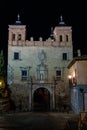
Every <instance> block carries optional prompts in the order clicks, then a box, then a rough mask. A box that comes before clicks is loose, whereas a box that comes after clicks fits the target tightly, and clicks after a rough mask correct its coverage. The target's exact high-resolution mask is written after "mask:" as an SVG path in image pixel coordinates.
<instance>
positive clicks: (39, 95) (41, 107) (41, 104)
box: [33, 88, 50, 111]
mask: <svg viewBox="0 0 87 130" xmlns="http://www.w3.org/2000/svg"><path fill="white" fill-rule="evenodd" d="M33 110H34V111H49V110H50V93H49V91H48V90H47V89H45V88H38V89H36V90H35V92H34V95H33Z"/></svg>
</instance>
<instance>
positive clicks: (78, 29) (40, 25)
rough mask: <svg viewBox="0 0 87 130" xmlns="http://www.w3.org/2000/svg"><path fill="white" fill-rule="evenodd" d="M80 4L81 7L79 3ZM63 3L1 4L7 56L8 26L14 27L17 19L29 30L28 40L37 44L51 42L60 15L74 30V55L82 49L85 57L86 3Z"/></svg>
mask: <svg viewBox="0 0 87 130" xmlns="http://www.w3.org/2000/svg"><path fill="white" fill-rule="evenodd" d="M76 2H77V3H76ZM76 2H75V1H74V0H73V2H72V1H71V0H69V1H63V0H60V1H58V0H56V1H55V0H51V1H47V0H46V1H45V0H44V1H43V0H39V1H38V0H35V1H34V0H29V1H28V0H27V1H26V0H25V1H23V0H15V1H9V2H8V1H6V0H0V50H1V49H3V50H4V52H5V54H7V43H8V25H9V24H10V25H11V24H14V23H15V21H16V20H17V15H18V14H20V19H21V21H22V23H23V24H25V25H26V27H27V39H30V37H31V36H33V37H34V39H35V40H38V39H39V37H40V36H41V37H43V39H44V40H45V39H47V38H48V37H49V36H50V32H51V27H53V28H54V27H55V26H57V25H58V22H59V20H60V15H62V16H63V19H64V22H65V23H66V25H67V26H72V31H73V32H72V34H73V49H74V54H75V53H76V50H77V49H81V53H82V54H83V55H85V54H87V48H86V38H87V36H86V28H87V25H86V24H87V20H86V19H87V18H86V17H87V14H86V12H87V11H86V8H87V7H85V5H86V3H84V2H80V1H79V2H78V1H76Z"/></svg>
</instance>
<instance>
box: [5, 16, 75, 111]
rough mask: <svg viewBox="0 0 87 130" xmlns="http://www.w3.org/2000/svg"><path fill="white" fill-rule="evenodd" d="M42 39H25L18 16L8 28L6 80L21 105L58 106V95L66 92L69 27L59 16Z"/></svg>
mask: <svg viewBox="0 0 87 130" xmlns="http://www.w3.org/2000/svg"><path fill="white" fill-rule="evenodd" d="M51 31H52V32H51V35H50V36H49V38H48V39H46V40H45V41H43V38H42V37H40V38H39V40H38V41H35V40H34V39H33V37H30V40H27V39H26V25H22V24H21V21H20V17H19V16H18V20H17V21H16V23H15V24H14V25H9V28H8V84H9V87H10V89H11V91H12V94H11V96H12V99H13V100H14V101H15V104H16V106H18V104H19V101H21V103H22V109H23V110H24V109H29V110H30V111H31V110H34V109H38V108H39V106H40V107H42V108H44V107H46V109H47V110H55V109H57V108H58V96H59V95H61V96H62V97H63V96H66V95H68V94H69V89H68V68H67V66H68V64H69V63H70V61H71V60H72V58H73V46H72V27H71V26H66V25H65V23H64V22H63V19H62V17H61V19H60V22H59V24H58V26H56V27H55V28H54V29H52V30H51Z"/></svg>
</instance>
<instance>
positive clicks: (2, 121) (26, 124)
mask: <svg viewBox="0 0 87 130" xmlns="http://www.w3.org/2000/svg"><path fill="white" fill-rule="evenodd" d="M35 129H36V130H78V115H75V114H67V113H55V112H43V113H40V112H28V113H27V112H26V113H14V114H3V115H1V116H0V130H35Z"/></svg>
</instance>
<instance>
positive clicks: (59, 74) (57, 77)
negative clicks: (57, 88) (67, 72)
mask: <svg viewBox="0 0 87 130" xmlns="http://www.w3.org/2000/svg"><path fill="white" fill-rule="evenodd" d="M56 80H61V70H56Z"/></svg>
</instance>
